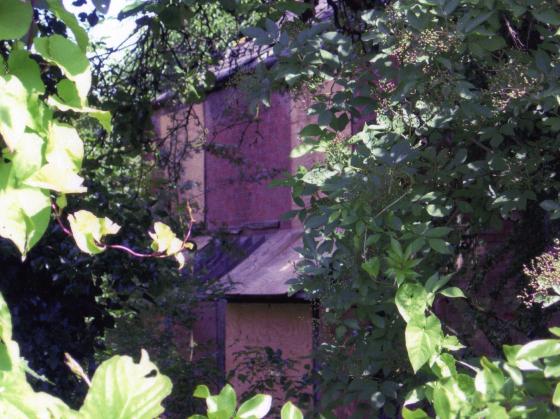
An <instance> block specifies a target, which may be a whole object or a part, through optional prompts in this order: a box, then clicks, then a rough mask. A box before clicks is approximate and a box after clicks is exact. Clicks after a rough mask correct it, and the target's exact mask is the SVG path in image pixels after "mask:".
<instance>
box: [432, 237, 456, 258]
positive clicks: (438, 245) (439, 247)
mask: <svg viewBox="0 0 560 419" xmlns="http://www.w3.org/2000/svg"><path fill="white" fill-rule="evenodd" d="M428 243H429V245H430V247H431V248H432V249H434V250H435V251H436V252H438V253H441V254H442V255H450V254H452V253H453V252H452V251H451V246H450V245H449V243H447V242H446V241H445V240H442V239H428Z"/></svg>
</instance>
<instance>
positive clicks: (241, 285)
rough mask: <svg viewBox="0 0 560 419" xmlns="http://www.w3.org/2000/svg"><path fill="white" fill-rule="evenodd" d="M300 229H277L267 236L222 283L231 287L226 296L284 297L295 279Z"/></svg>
mask: <svg viewBox="0 0 560 419" xmlns="http://www.w3.org/2000/svg"><path fill="white" fill-rule="evenodd" d="M301 235H302V232H301V230H280V231H278V232H275V233H272V234H269V235H267V237H266V238H265V240H264V242H263V243H262V244H261V245H260V246H259V247H257V248H256V249H255V250H254V251H253V252H252V253H251V254H250V255H249V256H248V257H247V258H246V259H245V260H243V261H242V262H241V263H239V264H238V265H237V266H236V267H235V268H234V269H232V270H231V271H230V272H229V273H228V274H227V275H224V280H228V281H231V283H232V286H231V288H230V289H229V290H228V291H227V292H226V297H241V296H243V297H264V296H267V297H271V296H278V297H280V296H287V295H288V294H289V292H290V285H291V282H292V281H293V279H294V278H295V277H296V271H295V264H296V262H297V261H298V260H300V258H301V256H300V255H299V253H298V252H296V251H295V250H294V248H295V247H298V246H301Z"/></svg>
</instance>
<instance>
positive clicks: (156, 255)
mask: <svg viewBox="0 0 560 419" xmlns="http://www.w3.org/2000/svg"><path fill="white" fill-rule="evenodd" d="M51 207H52V209H53V212H54V215H55V217H56V221H57V223H58V225H59V226H60V228H61V229H62V231H63V232H64V234H66V235H67V236H70V237H73V234H72V231H71V230H70V229H69V228H68V227H66V226H65V225H64V223H63V222H62V218H61V217H60V214H61V211H60V208H58V205H56V203H55V202H53V203H52V204H51ZM189 216H191V217H190V221H189V228H188V230H187V233H186V234H185V238H184V239H183V245H182V246H181V249H182V248H183V247H184V246H185V244H186V243H187V241H188V240H189V239H190V237H191V233H192V228H193V225H194V219H193V218H192V214H191V210H190V207H189ZM97 245H98V246H100V247H104V248H106V249H116V250H122V251H123V252H126V253H128V254H129V255H131V256H134V257H137V258H158V259H163V258H166V257H168V256H173V255H166V254H165V253H160V252H153V253H140V252H137V251H135V250H132V249H131V248H130V247H126V246H123V245H121V244H103V243H97Z"/></svg>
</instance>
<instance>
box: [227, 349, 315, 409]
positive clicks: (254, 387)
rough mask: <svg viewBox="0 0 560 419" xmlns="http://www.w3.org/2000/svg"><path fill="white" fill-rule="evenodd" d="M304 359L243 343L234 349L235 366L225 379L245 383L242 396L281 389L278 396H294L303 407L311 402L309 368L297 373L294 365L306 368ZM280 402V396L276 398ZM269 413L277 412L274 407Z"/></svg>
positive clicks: (286, 397)
mask: <svg viewBox="0 0 560 419" xmlns="http://www.w3.org/2000/svg"><path fill="white" fill-rule="evenodd" d="M306 361H307V362H309V361H308V360H307V359H289V358H285V357H284V356H283V354H282V351H281V350H280V349H277V350H274V349H273V348H270V347H264V348H263V347H245V348H244V349H243V350H241V351H238V352H236V353H234V363H235V369H234V370H232V371H231V372H230V373H229V374H228V377H227V379H228V381H229V382H232V381H233V380H235V381H236V382H239V383H242V384H244V385H246V386H248V388H247V390H246V391H245V392H244V393H243V394H242V397H243V398H247V397H250V396H253V395H255V394H257V393H273V392H274V391H275V390H276V391H281V397H283V398H285V399H290V400H296V401H297V404H298V406H300V407H302V408H304V409H306V408H307V406H310V405H311V401H312V400H311V399H312V398H311V394H309V393H310V387H311V385H312V383H311V371H308V372H307V373H306V374H305V375H304V376H303V377H301V376H299V374H300V373H299V371H298V368H297V367H298V366H299V365H301V364H300V363H305V365H304V368H305V369H306V370H310V366H309V364H308V363H306ZM279 401H280V402H281V401H282V400H279ZM271 412H273V413H277V412H276V411H275V410H274V408H273V409H272V411H271Z"/></svg>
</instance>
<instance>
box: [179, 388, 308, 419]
mask: <svg viewBox="0 0 560 419" xmlns="http://www.w3.org/2000/svg"><path fill="white" fill-rule="evenodd" d="M194 396H195V397H198V398H201V399H205V400H206V407H207V416H203V415H193V416H191V417H190V418H189V419H203V418H209V419H244V418H247V419H255V418H256V419H260V418H264V417H265V416H266V415H267V414H268V412H269V411H270V407H271V405H272V397H270V396H268V395H264V394H257V395H255V396H253V397H252V398H250V399H249V400H246V401H244V402H243V403H241V405H240V406H239V407H237V394H236V393H235V390H234V388H233V387H232V386H230V385H229V384H227V385H226V386H225V387H224V388H222V390H221V391H220V393H219V394H217V395H212V394H211V393H210V390H209V389H208V387H206V386H205V385H199V386H198V387H197V388H196V390H195V392H194ZM281 418H282V419H303V414H302V413H301V411H300V410H299V408H298V407H296V406H295V405H294V404H293V403H291V402H286V403H285V404H284V406H282V410H281Z"/></svg>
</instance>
